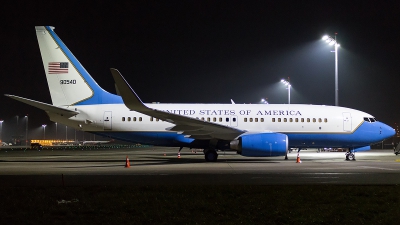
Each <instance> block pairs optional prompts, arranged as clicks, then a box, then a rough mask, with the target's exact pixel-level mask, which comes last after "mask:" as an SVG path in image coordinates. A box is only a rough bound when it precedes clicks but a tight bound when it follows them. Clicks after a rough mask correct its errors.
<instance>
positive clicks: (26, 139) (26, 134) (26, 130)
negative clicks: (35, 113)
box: [25, 115, 28, 145]
mask: <svg viewBox="0 0 400 225" xmlns="http://www.w3.org/2000/svg"><path fill="white" fill-rule="evenodd" d="M25 118H26V129H25V145H28V115H26V116H25Z"/></svg>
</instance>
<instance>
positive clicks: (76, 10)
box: [0, 0, 400, 139]
mask: <svg viewBox="0 0 400 225" xmlns="http://www.w3.org/2000/svg"><path fill="white" fill-rule="evenodd" d="M13 2H14V1H13ZM57 2H59V3H51V4H50V5H44V4H42V5H40V4H39V3H36V2H35V1H29V2H24V3H23V4H22V3H21V4H17V3H15V2H14V3H12V4H11V3H8V4H9V5H8V6H7V5H4V4H3V5H2V8H3V9H2V10H3V13H2V15H1V17H2V25H3V26H2V33H1V43H2V44H1V47H0V48H1V52H2V54H1V55H2V57H1V64H2V69H3V70H2V75H1V86H0V87H1V89H0V90H1V94H2V95H1V97H0V101H1V108H0V119H3V120H4V121H5V122H4V123H3V139H4V137H5V136H7V134H6V133H7V131H9V130H12V129H14V128H13V127H15V125H16V115H19V116H21V117H22V116H24V115H26V114H29V129H37V128H38V127H40V126H41V124H44V123H46V124H53V123H52V122H50V121H49V119H48V117H47V115H46V114H45V113H44V112H43V111H41V110H39V109H36V108H34V107H31V106H27V105H25V104H23V103H20V102H17V101H14V100H12V99H9V98H7V97H5V96H4V95H3V94H13V95H18V96H22V97H26V98H29V99H33V100H37V101H41V102H46V103H51V99H50V94H49V91H48V87H47V82H46V78H45V74H44V69H43V64H42V60H41V56H40V51H39V47H38V43H37V39H36V33H35V29H34V26H39V25H50V26H54V27H55V28H56V29H55V32H56V33H57V35H58V36H59V37H60V38H61V39H62V40H63V42H64V43H65V44H66V45H67V46H68V48H69V49H70V50H71V51H72V52H73V54H74V55H75V56H76V57H77V59H78V60H79V61H80V62H81V63H82V64H83V66H84V67H85V68H86V70H87V71H88V72H89V73H90V74H91V75H92V76H93V78H94V79H95V80H96V81H97V83H98V84H99V85H100V86H102V87H103V88H104V89H105V90H107V91H109V92H112V93H115V87H114V82H113V79H112V76H111V73H110V71H109V68H117V69H118V70H119V71H120V72H121V73H122V75H123V76H124V77H125V78H126V79H127V80H128V82H129V83H130V85H131V86H132V88H133V89H134V90H135V91H136V93H137V94H138V95H139V96H140V98H141V99H142V100H143V101H144V102H161V103H230V99H233V100H234V101H235V102H236V103H252V104H255V103H258V102H259V101H260V99H261V98H265V97H266V98H268V101H269V103H270V104H273V103H276V104H287V101H288V96H287V90H286V89H285V87H284V86H283V84H281V83H279V81H280V79H281V78H287V77H290V81H291V84H292V86H293V89H292V91H291V103H292V104H323V105H334V104H335V92H334V85H335V78H334V73H335V69H334V65H335V61H334V53H332V52H331V51H332V50H333V46H329V45H327V44H326V43H325V42H323V41H321V37H322V36H323V35H324V34H328V35H331V36H333V35H334V33H335V32H337V33H338V35H337V40H338V43H340V45H341V47H340V49H339V52H338V54H339V60H338V62H339V105H340V106H344V107H349V108H354V109H358V110H361V111H365V112H367V113H370V114H372V115H373V116H375V117H376V118H377V119H378V120H379V121H382V122H384V123H387V124H389V125H391V126H395V123H398V122H400V121H399V120H400V116H399V108H400V107H399V105H400V101H399V98H398V97H397V96H398V93H399V91H400V82H399V81H400V79H399V76H400V2H399V1H331V2H329V1H183V0H182V1H125V2H124V1H121V2H118V1H110V2H104V1H98V2H96V3H91V4H85V3H81V2H78V3H73V1H72V2H70V1H68V2H60V1H57ZM316 2H317V3H316ZM20 121H22V120H21V119H20ZM19 126H23V125H21V122H20V124H19ZM19 129H21V130H23V128H19ZM49 129H50V126H49ZM10 132H11V131H10ZM10 132H8V133H10Z"/></svg>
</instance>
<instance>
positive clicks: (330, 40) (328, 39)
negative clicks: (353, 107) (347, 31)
mask: <svg viewBox="0 0 400 225" xmlns="http://www.w3.org/2000/svg"><path fill="white" fill-rule="evenodd" d="M336 35H337V33H335V38H332V37H331V36H329V35H324V36H323V37H322V40H324V41H325V42H326V43H328V44H329V45H335V105H336V106H338V105H339V83H338V47H339V46H340V44H338V43H337V41H336Z"/></svg>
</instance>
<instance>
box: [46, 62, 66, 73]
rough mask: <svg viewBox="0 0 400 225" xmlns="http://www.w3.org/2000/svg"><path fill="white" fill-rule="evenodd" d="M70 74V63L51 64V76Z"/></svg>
mask: <svg viewBox="0 0 400 225" xmlns="http://www.w3.org/2000/svg"><path fill="white" fill-rule="evenodd" d="M59 73H68V62H49V74H59Z"/></svg>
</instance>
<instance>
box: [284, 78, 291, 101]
mask: <svg viewBox="0 0 400 225" xmlns="http://www.w3.org/2000/svg"><path fill="white" fill-rule="evenodd" d="M281 82H282V83H283V84H284V85H286V86H287V89H288V103H289V104H290V88H291V87H292V85H291V84H290V79H289V77H288V80H285V79H282V80H281Z"/></svg>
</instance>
